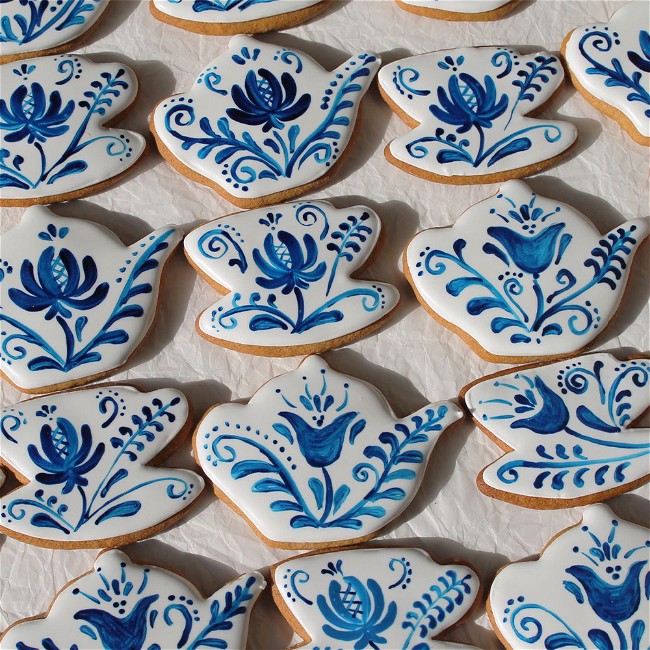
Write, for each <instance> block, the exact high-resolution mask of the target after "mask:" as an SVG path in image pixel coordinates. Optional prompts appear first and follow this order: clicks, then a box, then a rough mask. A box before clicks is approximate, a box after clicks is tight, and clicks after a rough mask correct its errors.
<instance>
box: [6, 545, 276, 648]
mask: <svg viewBox="0 0 650 650" xmlns="http://www.w3.org/2000/svg"><path fill="white" fill-rule="evenodd" d="M265 586H266V583H265V582H264V578H263V577H262V575H261V574H259V573H257V571H253V572H251V573H246V574H244V575H242V576H240V577H239V578H237V579H236V580H234V581H233V582H229V583H228V584H227V585H225V586H224V587H222V588H221V589H219V590H218V591H216V592H215V593H214V594H212V596H210V597H208V598H203V596H202V595H201V594H200V593H199V592H198V591H197V589H196V588H195V587H194V585H192V584H191V583H189V582H188V581H187V580H185V579H183V578H181V577H180V576H178V575H176V574H175V573H172V572H171V571H166V570H165V569H161V568H159V567H156V566H143V565H140V564H134V563H133V562H131V560H129V558H128V556H127V555H126V554H125V553H123V552H122V551H105V552H104V553H101V554H100V555H99V556H98V558H97V559H96V560H95V566H94V570H93V571H91V572H90V573H87V574H85V575H82V576H81V577H79V578H77V579H76V580H74V581H73V582H71V583H70V584H69V585H67V586H66V587H64V588H63V590H62V591H61V592H60V593H59V594H57V596H56V598H55V599H54V601H53V602H52V606H51V608H50V610H49V611H48V612H47V614H46V615H45V616H43V617H39V618H36V619H33V620H25V621H19V622H18V623H16V624H15V625H13V626H11V627H10V628H9V630H7V632H6V633H5V635H4V636H3V637H2V639H1V640H0V647H2V648H7V650H8V649H9V648H23V649H27V648H49V649H53V648H71V649H72V650H75V649H81V648H84V649H85V650H90V649H91V648H97V649H99V648H116V649H117V648H120V649H122V650H136V649H137V650H140V649H141V648H147V649H149V650H154V649H157V648H178V649H183V650H192V649H193V648H208V647H210V648H245V647H246V637H247V636H248V621H249V618H250V614H251V610H252V608H253V605H254V604H255V601H256V600H257V598H258V597H259V595H260V594H261V593H262V591H263V590H264V587H265Z"/></svg>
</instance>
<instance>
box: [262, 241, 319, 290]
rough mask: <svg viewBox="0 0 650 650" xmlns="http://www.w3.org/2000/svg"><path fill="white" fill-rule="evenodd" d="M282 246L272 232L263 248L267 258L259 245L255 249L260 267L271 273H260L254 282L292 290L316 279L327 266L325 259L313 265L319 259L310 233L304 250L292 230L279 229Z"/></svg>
mask: <svg viewBox="0 0 650 650" xmlns="http://www.w3.org/2000/svg"><path fill="white" fill-rule="evenodd" d="M278 240H279V241H280V246H276V245H275V243H274V241H273V235H272V234H271V233H269V234H268V235H267V236H266V238H265V239H264V252H265V253H266V256H267V257H268V261H267V260H265V259H264V257H263V256H262V253H261V252H260V251H259V249H257V248H255V249H254V250H253V259H254V260H255V264H257V267H258V268H259V270H260V271H261V272H262V273H264V275H266V276H268V277H266V278H263V277H257V278H255V282H257V284H259V285H260V286H261V287H264V288H265V289H278V288H279V287H282V293H284V294H289V293H291V292H292V291H293V290H294V288H295V287H297V288H298V289H307V288H308V287H309V284H310V283H311V282H317V281H318V280H320V279H321V278H322V277H323V276H324V275H325V271H326V270H327V265H326V264H325V262H321V263H320V264H318V266H316V267H315V268H314V265H315V264H316V262H317V261H318V246H316V242H315V241H314V238H313V237H312V236H311V235H305V236H304V237H303V243H304V244H305V254H303V252H302V248H301V246H300V242H299V241H298V240H297V239H296V238H295V237H294V236H293V235H292V234H291V233H290V232H286V231H285V230H281V231H280V232H279V233H278Z"/></svg>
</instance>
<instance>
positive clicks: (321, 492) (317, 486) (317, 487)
mask: <svg viewBox="0 0 650 650" xmlns="http://www.w3.org/2000/svg"><path fill="white" fill-rule="evenodd" d="M308 484H309V488H310V489H311V491H312V493H313V495H314V498H315V499H316V507H317V508H318V509H319V510H320V509H321V508H322V507H323V499H324V497H325V488H323V483H322V482H321V481H319V480H318V479H317V478H315V477H313V476H312V478H310V479H309V481H308Z"/></svg>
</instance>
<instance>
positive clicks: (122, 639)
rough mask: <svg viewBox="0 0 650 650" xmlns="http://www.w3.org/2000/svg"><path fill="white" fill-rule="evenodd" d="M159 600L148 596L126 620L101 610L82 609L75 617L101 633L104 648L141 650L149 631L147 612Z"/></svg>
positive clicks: (153, 596)
mask: <svg viewBox="0 0 650 650" xmlns="http://www.w3.org/2000/svg"><path fill="white" fill-rule="evenodd" d="M158 598H159V596H158V595H157V594H156V595H152V596H146V597H145V598H143V599H142V600H140V601H139V602H138V604H137V605H136V606H135V607H134V608H133V610H132V611H131V613H130V614H129V615H128V616H125V617H124V618H118V617H117V616H113V614H110V613H109V612H106V611H104V610H101V609H82V610H80V611H78V612H77V613H76V614H75V615H74V618H75V620H82V621H86V622H87V623H90V624H91V625H92V626H93V627H94V628H95V629H96V630H97V632H98V633H99V638H100V639H101V641H102V645H103V647H104V648H109V649H110V650H118V648H119V650H141V648H144V647H145V646H144V643H145V639H146V637H147V631H148V629H149V618H148V616H147V612H148V610H149V607H151V605H152V603H154V602H155V601H156V600H158ZM152 627H153V623H152ZM150 647H159V646H150Z"/></svg>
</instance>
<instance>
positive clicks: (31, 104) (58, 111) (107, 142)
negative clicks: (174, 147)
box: [0, 2, 132, 194]
mask: <svg viewBox="0 0 650 650" xmlns="http://www.w3.org/2000/svg"><path fill="white" fill-rule="evenodd" d="M68 4H69V2H68ZM3 20H4V19H3ZM38 65H39V62H38V61H37V62H36V63H33V64H29V65H28V64H26V63H23V64H21V65H20V66H19V67H18V68H16V69H15V70H14V72H15V73H16V74H17V75H19V76H22V77H23V79H27V78H28V77H29V75H30V74H32V73H33V72H34V71H35V70H37V68H38ZM81 65H82V63H79V62H76V63H75V62H74V61H73V60H72V59H62V60H61V61H60V62H59V65H58V68H57V71H58V73H59V74H61V75H62V77H61V79H59V80H57V81H56V82H55V85H57V86H63V85H65V84H67V83H69V82H70V80H71V79H72V78H73V77H74V76H75V75H78V74H79V73H80V70H81V68H80V66H81ZM75 66H77V68H75ZM124 75H125V70H124V69H123V68H120V69H118V71H117V72H116V73H115V74H111V73H109V72H100V73H99V78H98V79H94V80H93V81H91V82H90V84H89V86H88V89H87V90H86V91H85V92H84V97H85V98H86V99H83V100H81V101H79V102H78V103H77V104H75V102H74V101H72V100H70V101H68V102H67V103H66V105H65V106H63V105H62V100H61V94H60V92H59V91H58V90H53V91H51V92H50V95H49V98H48V97H47V93H46V91H45V89H44V88H43V86H42V85H41V84H40V83H37V82H32V83H25V84H22V85H20V86H18V87H17V88H16V89H15V90H14V91H13V92H12V94H11V96H10V97H9V99H8V101H7V100H5V99H0V134H1V135H2V147H1V148H0V188H3V187H14V188H19V189H22V190H34V189H36V188H40V187H41V186H43V185H46V186H52V189H51V191H50V193H51V194H56V193H57V181H58V180H60V179H62V178H64V177H66V176H70V175H74V174H82V173H84V172H86V170H87V169H88V167H89V163H88V161H87V160H86V159H85V156H84V153H83V152H84V150H85V149H86V148H87V147H89V146H91V145H93V144H95V143H97V142H102V144H103V145H104V152H105V154H106V155H107V156H109V157H111V158H114V157H118V158H120V159H122V158H124V159H126V158H130V157H131V156H132V148H131V147H130V141H129V138H128V137H125V136H124V135H123V134H122V135H121V136H119V135H114V134H103V135H99V136H94V137H89V136H88V133H87V131H88V127H89V126H90V125H91V122H92V123H95V122H96V121H97V119H98V118H101V117H102V116H104V115H106V113H107V111H109V110H110V108H111V106H112V105H113V102H114V101H115V99H116V98H117V97H119V96H120V95H121V94H122V93H123V92H124V91H125V90H127V89H128V88H129V82H128V81H126V80H125V79H124V78H123V77H124ZM80 112H81V113H82V114H83V118H82V120H81V123H80V124H79V126H78V127H77V128H76V130H74V132H73V131H71V129H70V122H72V121H73V120H76V119H77V117H78V115H79V113H80ZM23 140H24V141H25V143H24V144H22V148H20V149H16V150H13V148H12V145H13V144H14V143H19V142H21V141H23ZM50 140H54V141H55V142H54V144H53V145H51V146H50V145H49V141H50ZM64 142H65V146H63V143H64ZM25 147H28V148H29V149H26V148H25ZM52 151H55V152H56V154H55V155H54V156H52ZM26 152H27V153H30V152H31V153H32V154H34V155H36V156H37V157H38V160H39V161H40V165H37V168H38V169H37V172H36V174H35V175H29V174H28V172H27V171H26V170H25V169H23V168H22V165H23V163H24V162H25V156H26Z"/></svg>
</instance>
